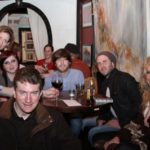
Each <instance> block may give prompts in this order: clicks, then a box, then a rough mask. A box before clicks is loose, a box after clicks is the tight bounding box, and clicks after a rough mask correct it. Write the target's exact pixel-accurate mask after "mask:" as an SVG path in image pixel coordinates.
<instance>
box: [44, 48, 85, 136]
mask: <svg viewBox="0 0 150 150" xmlns="http://www.w3.org/2000/svg"><path fill="white" fill-rule="evenodd" d="M52 60H53V63H54V64H55V66H56V69H57V70H56V71H54V72H53V73H52V74H51V75H50V76H49V77H47V78H45V84H44V89H47V88H50V87H52V84H51V82H52V77H53V76H54V75H61V77H62V80H63V86H62V91H69V90H75V89H76V84H84V76H83V73H82V72H81V71H80V70H77V69H72V68H70V66H71V56H70V54H69V52H68V51H66V50H65V49H59V50H57V51H55V52H54V53H53V56H52ZM81 125H82V120H81V118H80V116H78V115H77V117H75V118H71V120H70V126H71V129H72V131H73V133H74V134H75V135H77V136H79V134H80V130H81Z"/></svg>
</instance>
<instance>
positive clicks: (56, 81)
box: [51, 74, 63, 100]
mask: <svg viewBox="0 0 150 150" xmlns="http://www.w3.org/2000/svg"><path fill="white" fill-rule="evenodd" d="M51 84H52V86H53V87H54V88H56V89H57V90H59V91H61V90H62V88H63V79H62V77H61V75H57V74H55V75H53V76H52V80H51ZM56 100H58V97H56Z"/></svg>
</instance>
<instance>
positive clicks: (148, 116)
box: [144, 107, 150, 128]
mask: <svg viewBox="0 0 150 150" xmlns="http://www.w3.org/2000/svg"><path fill="white" fill-rule="evenodd" d="M149 118H150V107H149V110H148V112H147V114H146V115H145V117H144V125H145V126H146V127H148V128H149V127H150V123H149V122H148V119H149Z"/></svg>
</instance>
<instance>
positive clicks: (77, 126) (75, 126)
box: [70, 118, 82, 137]
mask: <svg viewBox="0 0 150 150" xmlns="http://www.w3.org/2000/svg"><path fill="white" fill-rule="evenodd" d="M70 128H71V130H72V132H73V134H74V135H75V136H77V137H78V136H79V135H80V132H81V129H82V119H81V118H72V119H70Z"/></svg>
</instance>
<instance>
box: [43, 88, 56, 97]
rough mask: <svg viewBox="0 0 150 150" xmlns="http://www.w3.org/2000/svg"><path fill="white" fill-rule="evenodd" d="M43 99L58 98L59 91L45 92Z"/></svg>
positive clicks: (49, 90) (53, 89) (50, 90)
mask: <svg viewBox="0 0 150 150" xmlns="http://www.w3.org/2000/svg"><path fill="white" fill-rule="evenodd" d="M42 92H43V97H45V98H56V97H57V96H59V91H58V90H57V89H55V88H49V89H47V90H43V91H42Z"/></svg>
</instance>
